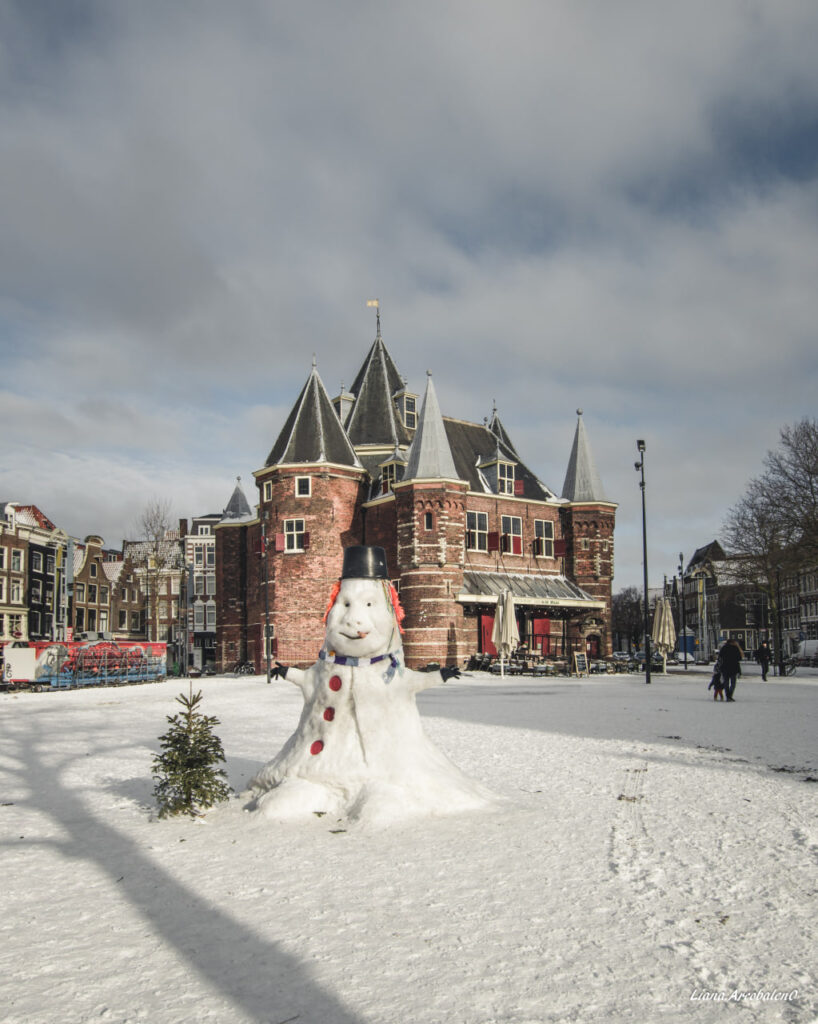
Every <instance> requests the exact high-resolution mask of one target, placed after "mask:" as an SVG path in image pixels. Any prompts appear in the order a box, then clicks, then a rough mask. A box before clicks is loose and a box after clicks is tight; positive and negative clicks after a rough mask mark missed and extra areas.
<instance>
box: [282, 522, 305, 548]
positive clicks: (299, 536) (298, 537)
mask: <svg viewBox="0 0 818 1024" xmlns="http://www.w3.org/2000/svg"><path fill="white" fill-rule="evenodd" d="M304 533H305V530H304V520H303V519H285V520H284V550H285V551H303V550H304Z"/></svg>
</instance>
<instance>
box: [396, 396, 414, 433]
mask: <svg viewBox="0 0 818 1024" xmlns="http://www.w3.org/2000/svg"><path fill="white" fill-rule="evenodd" d="M395 401H396V402H397V403H398V410H399V412H400V418H401V419H402V420H403V425H404V426H405V427H406V429H407V430H414V429H415V428H416V427H417V425H418V396H417V395H410V394H409V393H408V392H407V391H401V392H399V393H398V394H397V395H396V396H395Z"/></svg>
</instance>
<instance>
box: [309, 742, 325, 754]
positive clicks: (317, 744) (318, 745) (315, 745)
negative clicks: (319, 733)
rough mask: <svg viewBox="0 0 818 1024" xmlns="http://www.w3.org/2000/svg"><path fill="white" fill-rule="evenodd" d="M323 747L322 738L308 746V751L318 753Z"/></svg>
mask: <svg viewBox="0 0 818 1024" xmlns="http://www.w3.org/2000/svg"><path fill="white" fill-rule="evenodd" d="M323 749H324V741H323V740H316V741H315V743H313V745H312V746H311V747H310V753H311V754H320V753H321V751H322V750H323Z"/></svg>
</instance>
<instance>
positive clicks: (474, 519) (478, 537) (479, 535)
mask: <svg viewBox="0 0 818 1024" xmlns="http://www.w3.org/2000/svg"><path fill="white" fill-rule="evenodd" d="M466 548H467V550H468V551H488V549H489V517H488V514H487V513H486V512H466Z"/></svg>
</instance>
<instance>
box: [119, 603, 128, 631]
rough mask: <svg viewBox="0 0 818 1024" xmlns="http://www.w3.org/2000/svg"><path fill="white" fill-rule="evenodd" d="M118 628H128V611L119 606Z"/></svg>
mask: <svg viewBox="0 0 818 1024" xmlns="http://www.w3.org/2000/svg"><path fill="white" fill-rule="evenodd" d="M119 628H120V629H127V628H128V613H127V612H126V611H125V609H124V608H120V609H119Z"/></svg>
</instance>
